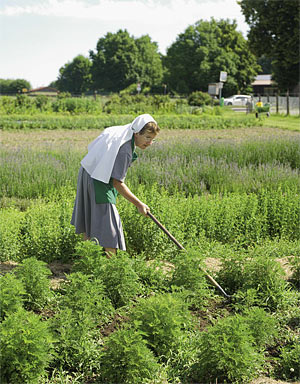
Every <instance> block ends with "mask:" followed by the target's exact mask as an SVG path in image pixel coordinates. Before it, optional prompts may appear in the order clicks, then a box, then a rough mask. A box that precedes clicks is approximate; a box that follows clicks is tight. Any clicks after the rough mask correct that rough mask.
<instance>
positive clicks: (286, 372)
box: [280, 338, 300, 380]
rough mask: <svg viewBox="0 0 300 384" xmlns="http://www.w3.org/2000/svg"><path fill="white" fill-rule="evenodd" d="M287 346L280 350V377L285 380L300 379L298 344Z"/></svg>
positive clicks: (299, 346)
mask: <svg viewBox="0 0 300 384" xmlns="http://www.w3.org/2000/svg"><path fill="white" fill-rule="evenodd" d="M297 341H298V343H296V344H293V345H287V346H285V347H283V348H282V349H281V354H280V375H281V377H282V378H283V379H285V380H297V379H300V365H299V362H300V343H299V341H300V340H299V338H298V340H297Z"/></svg>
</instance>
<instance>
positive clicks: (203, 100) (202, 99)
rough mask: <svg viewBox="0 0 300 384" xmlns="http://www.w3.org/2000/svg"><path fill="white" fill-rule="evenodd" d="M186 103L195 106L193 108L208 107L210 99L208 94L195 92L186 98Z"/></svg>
mask: <svg viewBox="0 0 300 384" xmlns="http://www.w3.org/2000/svg"><path fill="white" fill-rule="evenodd" d="M188 103H189V105H192V106H195V107H202V106H203V105H210V104H211V97H210V95H209V94H208V93H205V92H201V91H196V92H192V93H191V94H190V95H189V96H188Z"/></svg>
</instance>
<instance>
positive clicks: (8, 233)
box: [0, 209, 24, 262]
mask: <svg viewBox="0 0 300 384" xmlns="http://www.w3.org/2000/svg"><path fill="white" fill-rule="evenodd" d="M23 216H24V214H23V212H18V211H17V210H15V209H4V210H2V211H1V212H0V261H1V262H2V261H7V260H10V261H19V260H20V249H21V242H20V229H21V223H22V219H23Z"/></svg>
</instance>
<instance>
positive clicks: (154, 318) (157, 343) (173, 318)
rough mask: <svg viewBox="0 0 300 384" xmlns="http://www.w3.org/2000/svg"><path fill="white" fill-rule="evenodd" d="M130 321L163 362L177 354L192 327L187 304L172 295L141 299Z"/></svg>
mask: <svg viewBox="0 0 300 384" xmlns="http://www.w3.org/2000/svg"><path fill="white" fill-rule="evenodd" d="M131 319H132V321H133V322H134V324H135V327H136V328H137V329H138V330H140V331H142V333H143V335H144V338H145V339H146V340H147V343H148V345H149V347H150V348H151V349H152V350H153V351H154V352H155V354H156V355H157V356H159V357H160V358H162V359H166V358H167V357H168V356H169V355H170V353H171V351H172V350H175V351H176V349H177V348H178V342H179V340H180V338H181V337H182V336H183V332H184V330H185V329H188V327H189V326H190V325H191V315H190V313H189V311H188V308H187V304H186V303H184V302H183V301H182V300H181V299H180V298H178V297H176V295H172V294H158V295H154V296H151V297H149V298H146V299H141V300H140V301H139V302H138V303H137V305H136V306H135V307H134V308H133V310H132V313H131Z"/></svg>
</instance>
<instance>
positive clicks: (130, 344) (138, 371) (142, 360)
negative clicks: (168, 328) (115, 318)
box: [100, 328, 160, 384]
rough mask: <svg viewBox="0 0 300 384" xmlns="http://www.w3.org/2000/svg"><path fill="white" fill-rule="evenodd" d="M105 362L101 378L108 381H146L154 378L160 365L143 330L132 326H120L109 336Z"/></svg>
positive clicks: (131, 382) (133, 383) (135, 382)
mask: <svg viewBox="0 0 300 384" xmlns="http://www.w3.org/2000/svg"><path fill="white" fill-rule="evenodd" d="M101 363H102V366H101V367H102V368H101V376H100V378H101V382H105V383H124V384H125V383H127V384H140V383H145V382H146V380H147V379H149V380H154V379H155V377H156V376H157V375H158V372H159V368H160V366H159V364H158V363H157V361H156V359H155V357H154V355H153V353H152V352H151V351H150V350H149V349H148V347H147V345H146V342H145V340H144V339H143V334H142V332H140V331H138V330H134V329H130V328H125V329H119V330H117V331H115V332H114V333H112V334H111V335H110V336H109V337H108V338H107V340H106V342H105V344H104V351H103V354H102V357H101ZM151 382H153V381H151Z"/></svg>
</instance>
